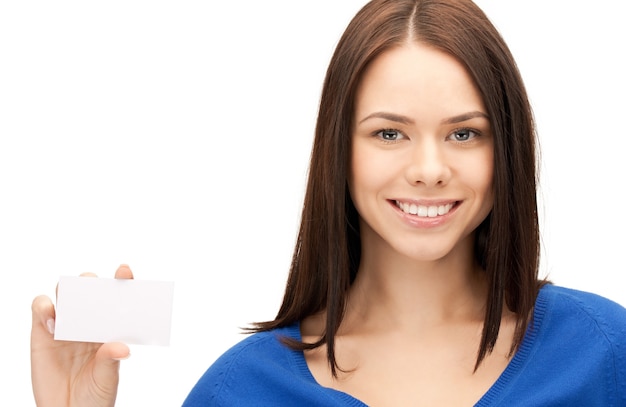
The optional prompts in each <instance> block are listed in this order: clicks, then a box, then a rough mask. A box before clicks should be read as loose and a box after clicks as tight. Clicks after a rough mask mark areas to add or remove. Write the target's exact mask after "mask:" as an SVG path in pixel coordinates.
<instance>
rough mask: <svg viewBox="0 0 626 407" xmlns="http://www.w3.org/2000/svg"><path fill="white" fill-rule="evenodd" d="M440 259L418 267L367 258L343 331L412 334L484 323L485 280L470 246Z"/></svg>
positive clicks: (401, 260)
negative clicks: (441, 326)
mask: <svg viewBox="0 0 626 407" xmlns="http://www.w3.org/2000/svg"><path fill="white" fill-rule="evenodd" d="M465 246H466V247H461V248H459V249H458V250H454V251H453V252H452V253H450V254H449V255H448V256H446V257H445V258H442V259H438V260H435V261H428V262H419V261H415V260H412V259H408V258H406V257H403V256H400V255H397V253H396V254H395V255H394V254H393V253H384V252H380V251H378V252H376V254H375V255H369V256H368V254H367V252H364V256H363V257H362V259H361V266H360V268H359V272H358V275H357V278H356V280H355V282H354V284H353V285H352V288H351V290H350V296H349V299H348V307H347V309H346V315H345V318H344V324H343V328H345V329H346V330H348V331H351V330H352V329H354V328H357V327H358V328H357V329H386V330H389V329H394V330H398V329H401V330H406V329H408V330H414V329H418V330H419V329H422V328H423V327H424V326H427V325H434V324H442V323H448V322H460V321H464V322H477V321H482V320H483V318H484V307H485V300H486V279H485V275H484V272H483V271H482V270H481V269H480V267H478V266H477V265H476V263H475V261H474V257H473V245H470V244H467V245H465Z"/></svg>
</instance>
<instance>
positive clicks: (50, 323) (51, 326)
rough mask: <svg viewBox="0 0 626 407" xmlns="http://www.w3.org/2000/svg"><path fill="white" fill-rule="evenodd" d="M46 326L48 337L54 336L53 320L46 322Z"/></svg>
mask: <svg viewBox="0 0 626 407" xmlns="http://www.w3.org/2000/svg"><path fill="white" fill-rule="evenodd" d="M46 326H47V327H48V332H50V335H54V319H49V320H47V321H46Z"/></svg>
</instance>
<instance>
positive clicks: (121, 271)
mask: <svg viewBox="0 0 626 407" xmlns="http://www.w3.org/2000/svg"><path fill="white" fill-rule="evenodd" d="M115 278H124V279H132V278H133V272H132V271H131V270H130V267H128V264H122V265H120V266H119V267H118V268H117V271H115Z"/></svg>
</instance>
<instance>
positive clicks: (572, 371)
mask: <svg viewBox="0 0 626 407" xmlns="http://www.w3.org/2000/svg"><path fill="white" fill-rule="evenodd" d="M534 323H535V324H536V326H534V327H533V326H532V325H531V327H529V329H530V330H531V331H532V330H533V329H534V334H531V335H530V336H531V337H534V345H535V346H533V351H532V352H531V353H533V356H532V360H533V362H534V363H533V370H534V371H537V372H541V374H540V375H538V376H537V377H544V378H545V377H548V376H549V377H552V382H553V383H554V382H555V381H560V384H562V385H563V386H566V387H567V388H568V389H570V392H569V396H572V395H576V397H582V399H584V397H591V395H593V397H595V398H596V399H598V398H601V397H606V398H605V399H603V402H606V403H608V404H604V405H616V403H617V402H616V400H620V403H624V402H626V308H624V307H623V306H622V305H620V304H618V303H617V302H615V301H612V300H610V299H608V298H606V297H603V296H600V295H597V294H594V293H590V292H585V291H580V290H574V289H571V288H565V287H560V286H554V285H547V286H545V287H543V288H542V289H541V292H540V294H539V297H538V298H537V302H536V308H535V321H534ZM531 342H533V340H531ZM556 372H558V375H555V374H554V373H556ZM535 388H536V387H535ZM574 388H576V389H578V390H579V392H576V391H574ZM590 403H591V401H590ZM617 404H619V403H617ZM587 405H594V404H587ZM619 405H621V404H619Z"/></svg>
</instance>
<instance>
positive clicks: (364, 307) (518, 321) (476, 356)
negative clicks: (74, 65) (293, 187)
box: [32, 0, 626, 406]
mask: <svg viewBox="0 0 626 407" xmlns="http://www.w3.org/2000/svg"><path fill="white" fill-rule="evenodd" d="M534 137H535V135H534V124H533V120H532V113H531V109H530V106H529V103H528V98H527V96H526V93H525V90H524V86H523V83H522V80H521V78H520V75H519V73H518V71H517V68H516V65H515V62H514V60H513V58H512V56H511V55H510V52H509V50H508V48H507V47H506V45H505V44H504V42H503V40H502V39H501V37H500V36H499V34H498V33H497V31H496V29H495V28H494V27H493V26H492V25H491V23H490V22H489V21H488V19H487V18H486V16H485V15H484V14H483V13H482V11H481V10H480V9H478V8H477V7H476V6H475V5H474V4H473V3H472V2H471V1H469V0H458V1H455V0H421V1H420V0H373V1H372V2H370V3H368V4H367V5H366V6H365V7H364V8H363V9H362V10H361V11H360V12H359V13H358V14H357V15H356V16H355V17H354V19H353V20H352V22H351V23H350V24H349V26H348V27H347V29H346V31H345V33H344V35H343V36H342V38H341V40H340V42H339V44H338V45H337V49H336V51H335V54H334V56H333V58H332V60H331V62H330V66H329V68H328V72H327V76H326V80H325V83H324V88H323V92H322V98H321V102H320V111H319V116H318V121H317V128H316V137H315V142H314V147H313V152H312V157H311V164H310V173H309V174H310V175H309V181H308V185H307V193H306V196H305V203H304V209H303V212H302V220H301V226H300V232H299V236H298V242H297V244H296V248H295V250H294V256H293V261H292V266H291V271H290V275H289V279H288V282H287V288H286V291H285V296H284V300H283V304H282V306H281V308H280V310H279V312H278V315H277V316H276V318H275V319H274V320H273V321H268V322H263V323H259V324H257V325H256V326H254V327H253V328H251V331H252V332H255V334H254V335H251V336H250V337H248V338H246V339H245V340H244V341H242V342H241V343H239V344H238V345H236V346H235V347H233V348H232V349H230V350H229V351H227V352H226V353H225V354H224V355H223V356H222V357H221V358H220V359H219V360H217V361H216V362H215V363H214V364H213V365H212V366H211V367H210V368H209V370H208V371H207V372H206V374H205V375H204V376H203V377H202V378H201V379H200V380H199V381H198V383H197V384H196V386H195V387H194V388H193V389H192V391H191V393H190V394H189V396H188V398H187V400H186V401H185V403H184V405H185V406H204V405H216V406H218V405H224V406H226V405H307V406H314V405H320V406H322V405H323V406H329V405H353V406H359V405H372V406H386V405H390V406H391V405H393V406H402V405H455V406H457V405H478V406H488V405H507V406H511V405H524V406H528V405H542V406H544V405H584V406H593V405H598V406H600V405H601V406H610V405H615V406H617V405H626V310H624V308H622V307H621V306H619V305H617V304H615V303H612V302H610V301H608V300H606V299H604V298H601V297H598V296H595V295H592V294H587V293H582V292H576V291H572V290H567V289H564V288H560V287H555V286H552V285H550V284H548V283H547V282H545V281H540V280H539V279H538V274H537V270H538V258H539V238H538V221H537V206H536V174H535V169H536V163H535V140H534ZM116 276H117V277H121V278H124V277H126V278H128V277H132V274H131V272H130V270H129V269H128V268H127V267H125V266H124V267H121V268H120V269H119V270H118V272H117V273H116ZM33 310H34V315H33V336H32V337H33V341H32V343H33V345H32V346H33V348H32V355H33V356H32V360H33V364H32V368H33V388H34V392H35V398H36V400H37V402H38V405H40V406H45V405H60V404H65V405H68V404H69V405H113V403H114V401H115V392H116V388H117V378H118V376H117V369H118V367H119V361H118V360H119V359H121V358H124V357H125V356H127V354H128V348H127V347H126V346H125V345H123V344H105V345H102V346H100V347H98V346H96V345H86V344H65V345H59V344H55V343H54V341H52V338H51V335H50V333H49V331H48V330H47V329H46V325H45V321H47V320H49V319H50V318H51V317H53V312H54V310H53V307H52V305H51V302H50V301H49V300H48V299H46V298H43V297H39V298H37V299H36V300H35V302H34V304H33ZM62 346H65V347H64V348H61V347H62ZM80 347H85V349H84V350H82V348H80ZM64 352H66V353H64ZM76 354H81V355H83V356H82V359H78V360H77V362H76V364H75V365H72V364H68V362H69V361H70V360H71V359H73V360H75V359H74V358H75V355H76ZM573 355H575V357H573ZM61 366H63V368H65V369H66V370H62V369H63V368H62V367H61ZM67 366H69V368H68V367H67ZM59 372H65V373H63V374H59ZM53 373H54V374H53ZM51 377H55V379H51ZM52 380H59V382H57V383H55V382H52ZM67 383H72V385H71V386H68V385H67ZM68 387H69V389H70V390H69V392H68V391H66V390H67V389H68ZM59 388H61V389H62V391H57V389H59ZM451 388H453V389H454V391H450V389H451ZM56 400H61V401H56ZM66 400H70V401H71V402H73V403H75V404H71V403H68V402H67V401H66ZM47 403H49V404H47ZM81 403H82V404H81Z"/></svg>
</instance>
